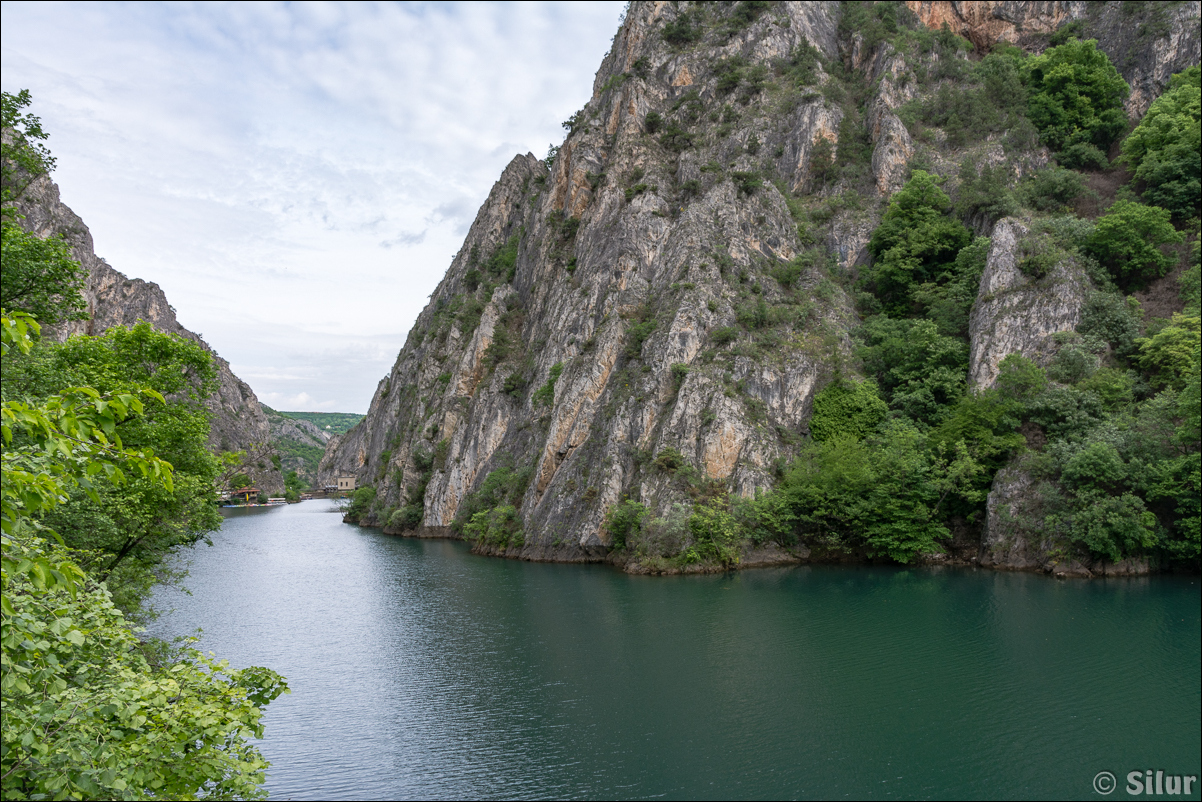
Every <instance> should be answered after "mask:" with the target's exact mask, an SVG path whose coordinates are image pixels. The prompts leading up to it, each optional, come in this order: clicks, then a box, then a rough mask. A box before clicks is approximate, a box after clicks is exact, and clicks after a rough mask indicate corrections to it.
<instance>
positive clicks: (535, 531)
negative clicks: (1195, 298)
mask: <svg viewBox="0 0 1202 802" xmlns="http://www.w3.org/2000/svg"><path fill="white" fill-rule="evenodd" d="M908 5H909V6H910V7H911V8H913V9H914V11H915V12H916V13H918V14H919V16H920V17H921V18H922V20H923V21H924V22H926V23H927V24H928V25H930V26H932V27H936V28H938V27H940V26H941V25H942V23H943V22H948V23H949V24H950V25H952V27H953V28H954V29H955V30H957V31H959V32H962V33H965V34H966V35H968V36H969V37H970V38H971V39H972V41H973V42H974V43H976V44H977V46H978V47H981V48H983V47H985V46H986V45H988V44H989V43H990V42H993V41H996V40H997V39H998V38H1002V39H1011V40H1013V41H1018V42H1020V44H1024V46H1029V42H1028V39H1031V41H1034V39H1033V38H1032V37H1035V36H1036V34H1041V33H1042V34H1046V33H1048V32H1051V31H1054V30H1055V29H1056V28H1058V27H1059V26H1061V25H1063V24H1065V23H1066V22H1071V21H1073V20H1077V19H1082V20H1086V21H1087V22H1088V23H1089V24H1090V25H1093V26H1095V28H1097V29H1102V28H1105V26H1106V25H1111V24H1112V23H1113V20H1114V19H1116V17H1115V15H1116V14H1119V13H1121V9H1119V8H1118V7H1119V5H1120V4H1118V3H1111V4H1106V5H1107V8H1106V9H1103V10H1102V11H1101V12H1096V11H1091V10H1090V9H1089V8H1087V7H1086V4H1083V3H1054V2H1047V3H981V4H971V3H910V4H908ZM1197 5H1198V4H1197V3H1191V4H1186V6H1185V7H1186V8H1187V9H1188V8H1193V9H1196V7H1197ZM702 6H704V7H702ZM1110 6H1114V8H1113V9H1112V8H1110ZM739 8H741V6H738V7H735V8H733V9H732V8H731V7H721V6H718V5H717V4H687V3H679V4H676V3H673V4H669V3H660V2H648V3H634V4H633V5H632V6H631V8H630V10H629V12H628V15H627V18H626V20H625V22H624V24H623V25H622V26H621V28H620V29H619V31H618V33H617V34H616V36H615V37H614V42H613V47H612V48H611V50H610V53H609V54H608V56H607V57H606V59H605V60H604V62H603V63H602V66H601V69H600V70H599V71H598V73H597V77H596V79H595V82H594V91H593V96H592V98H591V100H590V101H589V102H588V104H586V106H585V107H584V108H583V109H581V110H580V112H578V113H577V114H576V115H575V116H574V117H573V119H572V121H571V132H570V134H569V135H568V137H567V139H566V140H565V141H564V143H563V145H562V146H561V147H560V148H559V149H558V152H557V154H555V155H554V157H553V158H551V159H549V160H548V163H544V162H542V161H540V160H539V159H537V158H536V157H535V156H533V155H532V154H527V155H525V156H518V157H515V158H514V159H513V161H512V162H511V163H510V164H509V166H508V167H507V168H506V169H505V171H504V173H503V174H502V176H501V178H500V180H499V181H498V182H497V183H496V185H495V186H494V187H493V189H492V192H491V193H490V194H489V197H488V200H487V201H486V202H485V203H484V205H483V207H482V208H481V209H480V212H479V214H478V216H477V218H476V220H475V222H474V224H473V226H472V228H471V230H470V231H469V233H468V235H467V238H466V240H465V242H464V245H463V248H462V250H461V251H460V252H459V254H458V255H457V256H456V257H455V259H454V260H453V262H452V264H451V266H450V268H449V269H448V271H447V274H446V277H445V278H444V279H443V281H442V283H441V284H440V285H439V287H438V289H437V290H436V291H435V292H434V294H433V295H432V298H431V302H430V304H429V306H428V307H427V308H426V309H425V310H424V311H423V312H422V314H421V315H420V316H419V318H418V320H417V322H416V324H415V325H414V327H413V330H412V331H411V332H410V335H409V338H408V341H407V343H406V345H405V347H404V348H403V350H402V351H401V353H400V355H399V356H398V359H397V362H396V364H395V365H394V367H393V369H392V371H391V372H390V374H389V375H388V376H386V377H385V378H384V379H383V380H382V381H381V382H380V384H379V386H378V389H377V391H376V393H375V396H374V397H373V399H372V402H371V408H370V411H369V413H368V415H367V417H366V419H365V420H364V421H363V422H362V423H361V424H360V425H358V426H357V427H356V428H354V429H353V430H351V431H350V432H348V433H347V434H345V435H342V436H339V437H335V438H334V439H332V440H331V442H330V444H329V446H328V448H327V450H326V455H325V457H324V458H323V460H322V463H321V466H320V468H319V481H321V482H322V483H326V482H330V481H332V480H333V478H334V477H336V476H341V475H354V476H356V477H357V479H358V482H359V484H360V485H365V484H366V485H371V486H373V487H375V488H376V490H377V498H376V502H375V505H374V506H373V507H372V508H371V509H370V511H368V512H366V513H365V514H364V516H363V518H362V519H361V521H362V522H363V523H365V524H368V525H377V526H386V527H388V525H389V524H390V522H391V527H390V528H386V531H396V530H397V529H398V528H399V526H400V525H399V524H398V523H397V521H398V520H401V521H403V520H404V518H405V516H404V515H399V517H398V514H399V511H401V510H402V509H405V510H409V511H410V512H412V511H413V510H414V509H417V511H418V515H419V517H420V520H421V521H422V523H423V525H424V527H426V530H427V531H428V532H433V533H442V534H445V533H446V531H447V530H446V529H445V528H446V527H448V526H450V525H451V524H452V523H453V522H454V521H455V519H456V516H457V515H458V514H459V513H460V512H461V506H462V504H463V502H464V500H465V497H468V496H469V495H470V494H472V493H474V492H477V491H479V490H480V489H481V487H482V485H483V484H484V482H485V479H486V477H488V476H489V475H490V474H493V473H494V472H495V471H497V470H498V469H501V468H506V469H508V470H509V475H512V476H518V477H522V478H526V477H528V481H525V482H522V481H518V482H516V483H515V484H513V485H512V487H514V488H516V489H515V490H514V493H515V496H513V497H511V498H510V499H509V501H510V502H511V503H513V505H514V506H515V508H516V513H517V515H518V516H519V517H520V520H521V526H522V529H523V531H524V540H523V541H521V543H520V545H510V546H509V547H508V550H507V551H506V552H505V553H507V554H508V556H520V557H523V558H527V559H553V560H564V561H576V560H597V559H604V558H605V556H606V554H607V552H608V550H609V548H610V546H611V545H612V536H611V535H610V534H609V532H608V531H607V529H606V527H605V526H604V525H603V524H604V520H605V515H606V511H607V510H608V509H610V508H611V507H612V506H613V505H615V504H617V503H619V502H621V501H622V500H624V499H627V498H630V499H637V500H640V501H641V502H643V503H645V504H647V505H648V506H649V507H651V508H652V509H653V510H654V511H656V512H657V513H662V512H664V511H665V510H667V509H668V508H669V507H670V506H671V505H672V504H673V503H674V502H677V501H680V500H682V498H683V497H684V493H685V491H684V490H682V486H681V483H680V482H679V481H676V480H675V479H674V478H673V472H674V471H676V470H688V469H690V468H691V469H692V470H693V471H694V472H695V475H696V479H695V481H693V482H692V484H691V486H690V487H689V489H688V491H687V492H688V493H690V494H693V495H694V497H697V495H698V494H700V495H702V496H704V495H705V494H721V493H733V494H742V495H750V494H753V493H755V492H756V489H757V488H765V487H769V486H771V485H772V484H773V483H774V481H775V477H774V472H775V471H776V470H778V469H779V466H781V465H782V464H783V463H784V462H785V461H787V460H788V459H789V458H790V457H791V456H792V455H793V454H794V453H795V449H796V446H797V444H798V442H799V441H800V439H801V438H802V437H803V436H804V435H805V434H807V432H808V429H807V424H808V420H809V416H810V410H811V405H812V400H813V397H814V394H815V393H816V391H817V390H818V389H819V388H820V387H821V386H822V385H823V384H824V383H825V382H826V381H827V380H828V378H829V377H830V375H831V374H832V372H833V371H834V369H835V366H836V365H841V364H846V362H847V360H846V359H845V357H846V356H847V354H848V350H849V345H850V341H849V338H848V332H849V330H850V329H851V328H852V327H853V326H854V325H856V323H857V322H858V319H857V317H856V315H855V312H854V310H853V307H852V304H851V303H850V301H849V297H848V294H849V291H850V289H851V287H852V284H853V282H854V279H855V276H856V271H857V268H858V266H860V265H862V264H864V263H865V262H866V261H867V258H868V257H867V252H866V245H867V242H868V239H869V236H870V235H871V232H872V231H873V229H874V227H875V226H876V224H877V223H878V221H879V219H880V213H881V211H882V209H883V207H884V204H885V202H886V201H887V199H888V197H889V195H890V194H891V193H892V192H894V191H895V190H897V189H898V188H899V187H900V186H901V185H902V184H903V183H904V181H905V178H906V176H907V174H908V170H909V163H910V161H911V159H912V158H914V157H915V155H916V153H918V151H919V149H920V146H919V145H917V144H916V143H915V142H914V141H913V140H912V139H911V135H910V132H909V130H908V129H907V127H906V126H905V125H904V124H903V123H902V120H901V119H900V118H899V115H898V113H897V112H898V110H899V109H900V107H901V106H902V105H903V104H905V103H906V102H907V101H909V100H911V99H913V98H915V97H917V96H918V95H919V93H920V92H923V91H927V92H930V91H933V90H932V88H931V86H930V85H927V86H926V88H925V90H924V87H923V85H922V83H921V81H920V80H919V79H918V78H917V77H916V76H917V75H918V74H919V73H920V72H921V73H922V74H923V75H931V74H936V73H937V72H938V59H939V57H940V56H939V55H938V54H933V53H927V54H925V55H924V54H921V53H913V52H912V53H910V54H908V55H903V54H901V53H898V52H896V51H895V50H894V49H893V47H892V46H891V45H890V44H889V43H888V42H887V41H886V42H877V43H876V44H869V43H867V41H866V40H865V39H864V38H863V37H862V36H861V35H860V34H859V33H857V32H856V31H849V30H847V28H846V26H844V29H843V30H842V31H841V30H840V25H839V22H840V14H841V7H840V4H838V3H794V2H788V3H780V4H775V5H774V6H772V7H771V8H770V9H768V10H767V11H765V12H763V13H759V14H758V16H757V15H756V14H754V13H750V14H746V15H744V17H743V18H742V19H740V17H739V14H740V13H741V12H740V11H739ZM1187 17H1188V12H1187V11H1177V10H1174V11H1172V12H1171V13H1170V14H1169V16H1168V19H1169V31H1168V32H1167V33H1163V32H1162V33H1161V34H1160V35H1158V37H1157V38H1156V39H1155V41H1156V43H1157V44H1156V47H1161V48H1162V49H1164V48H1167V51H1166V53H1168V55H1165V56H1164V58H1166V59H1167V60H1168V61H1167V62H1166V63H1169V64H1172V63H1175V62H1174V61H1173V60H1174V59H1178V60H1188V59H1189V58H1192V59H1193V61H1194V62H1196V61H1197V52H1196V50H1197V49H1196V47H1195V48H1194V52H1193V54H1192V56H1189V55H1188V54H1184V52H1183V51H1182V50H1181V48H1185V47H1187V46H1188V42H1189V41H1192V40H1191V39H1190V36H1193V35H1195V34H1193V33H1190V31H1191V30H1194V31H1195V32H1196V19H1195V20H1194V21H1193V22H1192V23H1191V22H1190V21H1189V19H1187ZM1107 20H1110V21H1111V22H1107ZM1191 24H1192V25H1193V26H1194V27H1193V29H1191V28H1190V25H1191ZM666 31H672V32H673V34H672V36H667V35H666ZM702 31H703V32H702ZM1116 36H1117V34H1116ZM1024 37H1028V39H1024ZM699 41H700V43H699V44H698V42H699ZM1042 43H1043V44H1046V36H1045V38H1044V39H1043V40H1042ZM1036 44H1038V43H1036ZM945 57H949V58H950V57H953V56H951V55H945ZM958 57H961V58H963V57H965V54H963V53H961V54H960V55H959V56H958ZM1142 58H1143V57H1142V56H1137V57H1136V58H1135V61H1134V62H1133V63H1132V65H1127V67H1126V68H1125V69H1126V72H1125V73H1124V74H1125V75H1127V77H1128V80H1129V81H1134V80H1137V79H1138V80H1139V81H1145V83H1146V84H1147V90H1146V91H1147V92H1150V93H1152V95H1153V96H1154V94H1155V93H1158V92H1159V87H1161V86H1163V85H1164V84H1165V83H1167V75H1168V74H1170V73H1171V72H1172V71H1174V70H1175V69H1179V68H1176V67H1172V66H1169V67H1165V66H1164V64H1162V63H1161V61H1159V60H1157V61H1156V64H1155V65H1152V66H1148V68H1147V69H1144V67H1141V66H1140V65H1141V64H1144V61H1141V59H1142ZM1149 64H1151V62H1149ZM1139 70H1144V72H1139ZM1166 70H1167V71H1166ZM782 72H783V73H784V76H785V77H784V78H782V77H781V75H782ZM833 72H838V73H839V74H840V76H841V77H840V79H839V80H840V82H841V83H838V82H835V81H829V80H827V79H828V76H829V75H831V74H832V73H833ZM1162 73H1163V75H1162ZM1140 76H1143V77H1140ZM836 84H838V85H837V86H836ZM839 86H842V87H844V89H839V88H838V87H839ZM846 87H850V89H846ZM845 91H849V92H851V93H854V94H855V97H854V102H843V99H844V92H845ZM1149 102H1150V101H1149ZM1140 103H1142V104H1143V106H1144V107H1146V102H1145V101H1140ZM1138 106H1139V104H1136V106H1133V108H1136V107H1138ZM1007 147H1009V146H1007ZM924 158H927V159H928V160H930V161H932V162H934V163H935V165H936V166H937V167H938V168H939V169H938V172H940V173H942V174H944V175H949V174H950V175H953V176H954V174H955V172H956V167H955V165H956V164H958V163H959V161H960V160H961V159H964V158H967V159H969V160H970V161H971V162H973V163H977V164H1000V163H1003V162H1005V163H1006V164H1008V165H1010V166H1011V167H1012V168H1013V171H1014V174H1015V175H1016V176H1021V175H1022V174H1024V173H1025V172H1026V171H1028V170H1030V169H1037V168H1039V167H1041V166H1043V165H1044V164H1046V162H1047V159H1048V154H1047V152H1046V151H1045V150H1043V149H1042V148H1041V147H1038V146H1036V147H1035V148H1034V149H1028V150H1025V151H1022V150H1018V151H1015V150H1013V149H1010V150H1004V149H1003V145H1002V143H1001V142H1000V141H999V140H998V138H995V137H989V138H985V139H984V140H983V141H979V142H974V143H971V144H970V145H969V146H968V147H967V148H964V149H961V150H960V151H958V152H956V153H954V154H946V153H943V152H941V151H938V150H937V149H932V148H931V147H930V146H927V147H926V149H925V151H924ZM835 162H841V163H843V164H845V165H846V164H847V163H850V164H851V165H852V167H851V168H846V167H845V168H844V169H843V171H842V173H840V174H839V175H838V176H834V177H832V171H831V169H830V165H831V164H832V163H835ZM857 165H858V166H857ZM857 170H859V172H857ZM954 184H955V180H954V178H953V179H952V181H951V182H950V184H949V187H953V186H954ZM986 228H987V229H988V227H986ZM985 233H990V232H989V231H988V230H986V231H985ZM992 233H993V234H994V242H993V246H992V249H991V251H990V255H989V260H988V265H987V268H986V270H985V274H984V276H983V278H982V282H981V290H980V296H979V299H978V303H977V304H976V308H975V309H974V312H973V316H972V321H971V327H972V332H971V350H972V365H971V377H970V378H971V382H972V384H973V385H975V386H976V387H987V386H989V385H990V384H991V383H992V382H993V381H994V379H995V378H996V375H997V366H998V364H999V363H1000V361H1001V360H1002V359H1003V358H1004V357H1005V356H1006V355H1007V354H1009V353H1013V352H1020V353H1024V354H1027V355H1029V356H1034V357H1036V358H1037V359H1038V358H1044V357H1046V356H1047V355H1048V354H1049V353H1050V349H1051V348H1052V346H1051V343H1052V342H1053V340H1052V335H1054V334H1055V333H1056V332H1058V331H1065V330H1071V329H1072V328H1073V327H1074V326H1075V325H1076V323H1077V321H1078V320H1079V318H1080V310H1081V306H1082V304H1083V302H1084V297H1085V288H1086V286H1087V285H1086V279H1085V278H1084V276H1083V275H1082V273H1081V271H1080V270H1079V269H1078V268H1077V267H1076V266H1075V265H1074V264H1073V263H1072V262H1071V260H1062V261H1061V262H1058V263H1057V264H1056V266H1055V268H1054V269H1053V270H1052V271H1051V272H1049V273H1048V274H1047V275H1045V276H1042V277H1039V278H1032V277H1029V276H1026V275H1024V274H1023V272H1022V271H1021V270H1020V269H1019V265H1020V263H1021V261H1022V259H1023V258H1024V257H1023V254H1024V250H1023V247H1024V246H1023V243H1024V241H1025V240H1027V239H1029V238H1030V236H1029V235H1030V232H1029V231H1028V229H1027V226H1026V225H1025V224H1024V223H1023V222H1022V221H1019V220H1013V219H1011V220H1005V221H1003V222H1002V223H1001V224H1000V225H999V226H997V230H996V231H994V232H992ZM790 271H792V272H790ZM1007 492H1008V491H1007ZM1003 495H1004V494H1003ZM1003 501H1004V500H1003V499H1002V496H998V497H997V498H991V501H990V504H991V506H990V510H991V511H992V510H994V509H1001V506H1004V504H1003ZM999 505H1000V506H999ZM1003 529H1004V523H1003V521H1002V518H1001V517H999V516H997V515H994V514H993V513H992V512H991V513H990V523H989V525H988V533H989V534H988V536H989V537H991V538H993V539H994V541H997V542H1002V540H1005V539H1006V537H1007V536H1006V535H1005V533H1004V532H1003ZM990 542H993V541H990ZM1007 542H1008V541H1007ZM1023 543H1024V545H1023V546H1022V547H1021V548H1017V549H1010V550H1009V551H1007V550H1006V549H1004V548H993V547H990V548H989V549H987V551H988V554H989V555H990V556H989V561H991V564H997V565H1003V566H1004V565H1011V566H1012V567H1024V566H1026V567H1030V566H1028V565H1027V563H1028V562H1031V561H1032V560H1034V562H1031V564H1032V565H1036V564H1040V563H1038V560H1035V558H1034V557H1032V556H1031V555H1032V554H1034V553H1035V552H1038V550H1039V548H1040V546H1039V544H1038V542H1034V545H1030V546H1028V545H1027V544H1028V540H1024V541H1023ZM485 550H488V549H487V547H485ZM1007 555H1011V556H1007ZM1015 555H1021V556H1015ZM778 557H779V558H780V559H790V557H789V555H785V554H783V553H781V554H780V555H778ZM757 559H758V558H757Z"/></svg>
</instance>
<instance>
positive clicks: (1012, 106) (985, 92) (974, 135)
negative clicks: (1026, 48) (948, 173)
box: [901, 53, 1027, 148]
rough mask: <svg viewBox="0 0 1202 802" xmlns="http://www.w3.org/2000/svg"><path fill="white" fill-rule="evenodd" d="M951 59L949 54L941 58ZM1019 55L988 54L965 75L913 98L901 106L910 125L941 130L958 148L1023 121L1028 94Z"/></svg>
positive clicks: (950, 142) (952, 59)
mask: <svg viewBox="0 0 1202 802" xmlns="http://www.w3.org/2000/svg"><path fill="white" fill-rule="evenodd" d="M940 61H941V64H943V63H944V62H950V63H955V61H956V59H955V58H953V57H948V58H941V60H940ZM1021 66H1022V65H1021V54H1019V56H1018V57H1015V56H1012V55H1008V54H1003V53H991V54H989V55H988V56H986V57H985V58H984V59H983V60H981V62H979V63H978V64H977V65H976V67H975V68H974V69H973V70H972V73H971V74H970V75H968V76H965V77H963V78H960V79H958V80H955V81H951V82H947V83H944V84H942V85H940V87H939V90H938V91H937V92H935V93H934V94H933V95H932V96H930V97H929V98H928V99H926V100H919V101H914V102H913V103H911V104H908V106H907V107H906V108H905V109H903V111H902V112H901V115H902V118H903V119H904V120H906V121H907V123H909V124H911V125H912V124H913V122H914V121H915V120H921V121H922V122H923V123H925V124H926V125H930V126H935V127H937V128H941V129H943V132H944V133H945V134H946V135H947V143H948V144H949V145H950V146H951V147H953V148H960V147H964V146H966V145H970V144H972V143H974V142H979V141H980V140H981V139H982V138H983V137H985V136H988V135H989V134H994V133H1001V132H1003V131H1007V130H1009V129H1017V128H1019V127H1021V126H1022V125H1023V124H1025V123H1026V105H1027V93H1026V90H1025V89H1024V87H1023V85H1022V79H1021Z"/></svg>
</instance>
